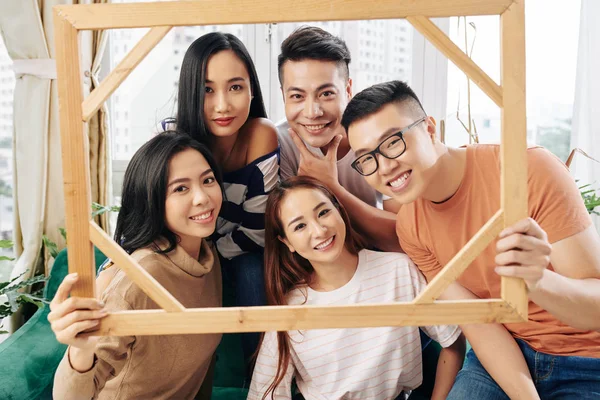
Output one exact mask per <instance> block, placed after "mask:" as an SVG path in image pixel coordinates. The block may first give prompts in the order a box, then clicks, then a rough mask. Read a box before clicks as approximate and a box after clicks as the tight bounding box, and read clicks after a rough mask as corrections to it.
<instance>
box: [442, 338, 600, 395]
mask: <svg viewBox="0 0 600 400" xmlns="http://www.w3.org/2000/svg"><path fill="white" fill-rule="evenodd" d="M517 343H518V344H519V347H520V348H521V351H522V352H523V355H524V356H525V361H526V362H527V366H528V367H529V372H530V373H531V377H532V378H533V381H534V383H535V387H536V388H537V391H538V393H539V395H540V398H541V399H543V400H554V399H556V400H558V399H560V400H571V399H573V400H586V399H600V358H588V357H576V356H554V355H550V354H545V353H540V352H538V351H535V350H534V349H532V348H531V347H530V346H529V345H528V344H526V343H525V342H524V341H522V340H519V339H517ZM490 345H493V344H490ZM448 399H449V400H463V399H486V400H496V399H498V400H505V399H508V396H507V395H506V394H504V392H503V391H502V389H500V387H499V386H498V385H497V384H496V382H495V381H494V380H493V379H492V378H491V377H490V375H489V374H488V373H487V371H486V370H485V369H484V368H483V366H482V365H481V363H480V362H479V360H478V359H477V356H476V355H475V353H474V352H473V350H470V351H469V352H468V353H467V358H466V360H465V364H464V366H463V368H462V370H461V371H460V372H459V373H458V376H457V377H456V382H455V383H454V387H453V388H452V390H451V391H450V394H449V395H448Z"/></svg>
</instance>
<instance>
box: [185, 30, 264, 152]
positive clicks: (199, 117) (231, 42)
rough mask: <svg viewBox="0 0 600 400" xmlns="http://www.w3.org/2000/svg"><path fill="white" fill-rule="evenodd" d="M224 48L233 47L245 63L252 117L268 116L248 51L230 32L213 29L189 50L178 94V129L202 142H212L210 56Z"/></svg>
mask: <svg viewBox="0 0 600 400" xmlns="http://www.w3.org/2000/svg"><path fill="white" fill-rule="evenodd" d="M224 50H232V51H233V52H234V53H235V55H236V56H237V57H238V58H239V59H240V60H241V61H242V62H243V63H244V65H245V66H246V70H247V71H248V75H249V77H250V90H251V93H252V96H254V98H253V99H252V101H251V103H250V112H249V114H248V118H267V112H266V111H265V104H264V102H263V97H262V93H261V91H260V84H259V82H258V74H257V73H256V69H255V68H254V63H253V62H252V59H251V58H250V54H248V50H246V47H245V46H244V44H243V43H242V41H241V40H240V39H238V38H237V37H235V36H234V35H232V34H230V33H222V32H211V33H207V34H206V35H202V36H200V37H199V38H198V39H196V40H195V41H194V42H193V43H192V44H191V45H190V47H189V48H188V49H187V51H186V52H185V56H184V57H183V62H182V64H181V73H180V74H179V91H178V95H177V117H176V123H177V130H180V131H182V132H186V133H188V134H189V135H191V136H192V137H193V138H194V139H196V140H198V141H199V142H200V143H204V144H206V145H208V146H210V145H211V142H212V135H211V133H210V131H209V130H208V125H207V123H206V121H205V118H204V95H205V93H206V66H207V65H208V59H209V58H210V57H211V56H212V55H214V54H216V53H218V52H220V51H224Z"/></svg>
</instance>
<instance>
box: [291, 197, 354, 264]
mask: <svg viewBox="0 0 600 400" xmlns="http://www.w3.org/2000/svg"><path fill="white" fill-rule="evenodd" d="M279 215H280V217H279V218H280V220H281V225H282V226H283V229H284V233H285V236H286V237H285V238H280V240H281V241H282V242H283V243H285V244H286V245H287V247H288V249H289V250H290V251H291V252H297V253H298V254H299V255H300V256H302V257H303V258H305V259H307V260H308V261H309V262H310V263H311V264H313V266H314V265H315V264H332V263H335V262H336V260H338V259H339V258H340V256H341V255H342V254H343V253H348V250H347V249H346V247H345V241H346V224H345V223H344V220H343V219H342V216H341V214H340V213H339V211H338V210H337V208H336V207H335V206H334V205H333V204H332V202H331V200H330V199H329V198H328V197H327V196H326V195H325V194H324V193H323V192H321V191H320V190H317V189H306V188H298V189H294V190H292V191H290V192H289V193H287V194H286V196H285V197H284V198H283V200H282V201H281V205H280V208H279Z"/></svg>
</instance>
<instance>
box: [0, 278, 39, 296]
mask: <svg viewBox="0 0 600 400" xmlns="http://www.w3.org/2000/svg"><path fill="white" fill-rule="evenodd" d="M21 276H23V274H21V275H19V276H18V277H16V278H14V279H12V280H11V281H10V282H8V285H4V286H0V295H2V294H8V293H10V292H16V291H17V290H19V289H22V288H24V287H27V286H31V285H33V284H36V283H40V282H45V281H47V280H48V278H47V277H45V276H44V275H37V276H34V277H33V278H31V279H25V280H23V281H21V282H19V283H17V284H13V282H14V281H16V280H17V279H18V278H20V277H21ZM4 283H6V282H2V284H4Z"/></svg>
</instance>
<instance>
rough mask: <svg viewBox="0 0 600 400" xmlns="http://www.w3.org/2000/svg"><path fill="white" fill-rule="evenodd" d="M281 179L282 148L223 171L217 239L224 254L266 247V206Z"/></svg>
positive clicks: (227, 256)
mask: <svg viewBox="0 0 600 400" xmlns="http://www.w3.org/2000/svg"><path fill="white" fill-rule="evenodd" d="M278 182H279V148H278V149H277V150H275V151H273V152H271V153H268V154H265V155H264V156H262V157H259V158H257V159H256V160H254V161H252V162H251V163H250V164H248V165H246V166H245V167H243V168H241V169H238V170H237V171H232V172H228V173H226V174H224V175H223V183H224V186H225V197H226V200H225V199H224V201H223V205H222V206H221V212H220V214H219V219H218V221H217V230H216V232H215V234H214V241H215V243H216V245H217V250H218V251H219V253H220V254H221V256H223V257H225V258H227V259H232V258H234V257H236V256H239V255H240V254H243V253H247V252H259V253H261V254H262V252H263V248H264V247H265V210H266V206H267V197H268V195H269V192H270V191H271V190H272V189H273V188H274V187H275V185H277V183H278Z"/></svg>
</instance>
